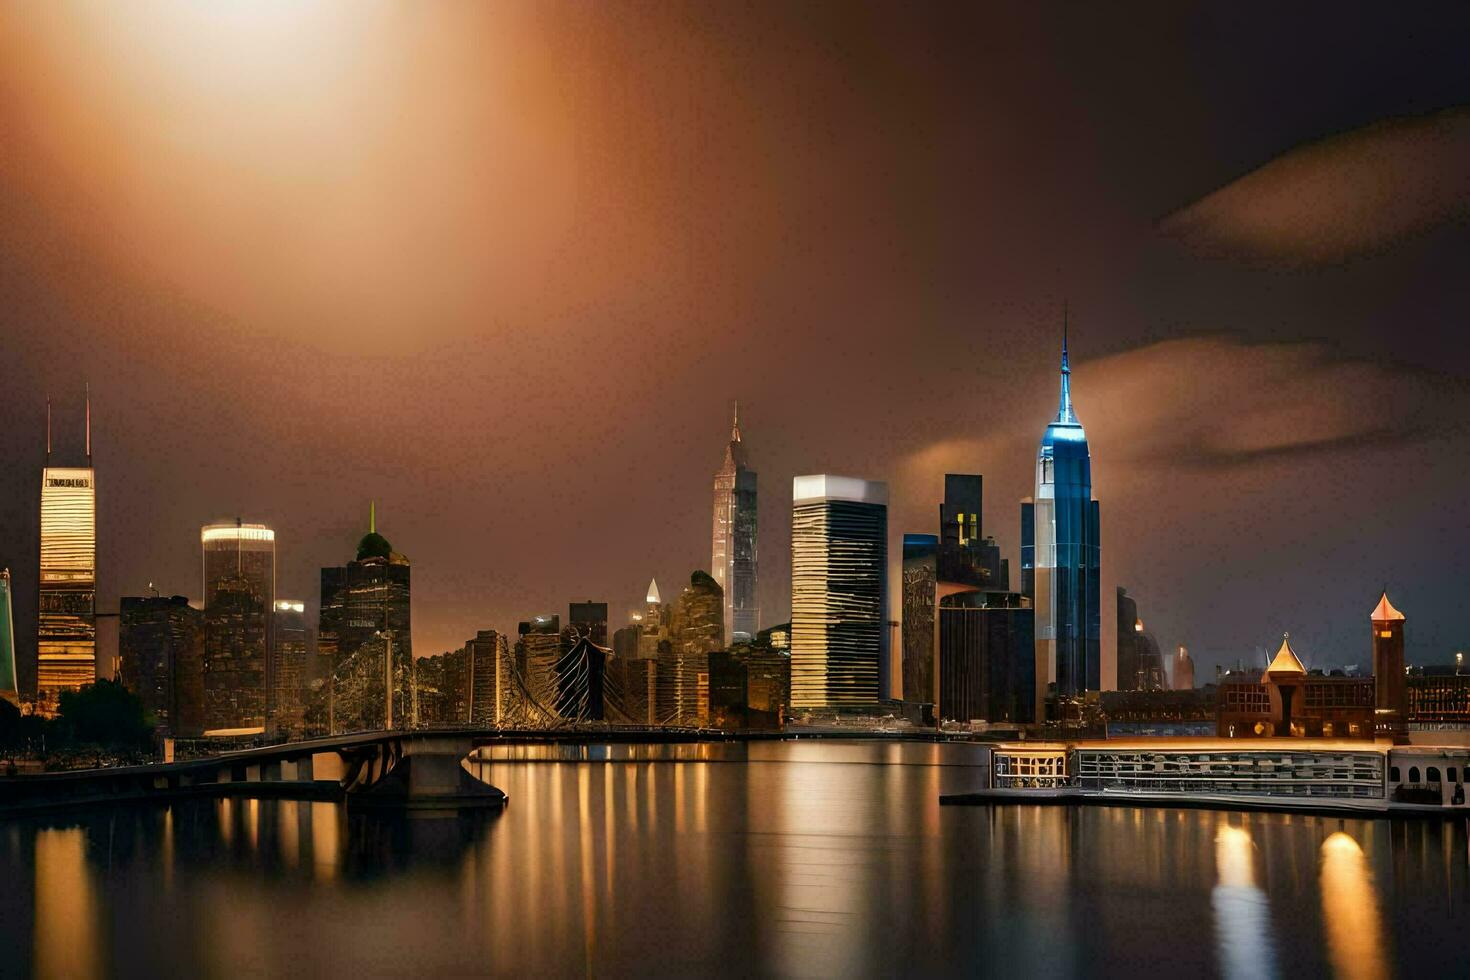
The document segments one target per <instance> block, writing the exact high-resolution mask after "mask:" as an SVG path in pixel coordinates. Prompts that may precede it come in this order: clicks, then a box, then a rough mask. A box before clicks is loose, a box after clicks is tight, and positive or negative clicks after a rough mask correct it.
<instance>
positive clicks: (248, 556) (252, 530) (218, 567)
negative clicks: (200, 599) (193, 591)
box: [199, 518, 276, 609]
mask: <svg viewBox="0 0 1470 980" xmlns="http://www.w3.org/2000/svg"><path fill="white" fill-rule="evenodd" d="M199 550H200V569H201V582H202V587H203V592H202V593H201V594H202V595H203V596H204V608H205V609H208V608H209V606H210V603H212V602H213V601H214V595H215V592H216V591H218V589H219V583H220V582H221V581H222V580H224V579H234V578H244V579H247V580H248V581H249V582H250V584H251V587H252V588H253V589H254V590H255V592H256V594H257V595H259V596H261V597H262V598H263V599H265V602H266V607H267V608H268V609H274V608H275V604H276V532H275V531H274V530H272V529H271V528H269V527H267V526H266V525H264V524H246V523H245V522H244V521H242V520H240V519H238V518H237V519H236V520H234V521H229V522H224V523H220V524H206V525H204V526H203V527H201V528H200V529H199Z"/></svg>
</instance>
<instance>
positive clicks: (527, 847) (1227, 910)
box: [0, 741, 1470, 978]
mask: <svg viewBox="0 0 1470 980" xmlns="http://www.w3.org/2000/svg"><path fill="white" fill-rule="evenodd" d="M978 761H979V756H978V754H977V753H976V752H975V750H974V749H973V748H972V747H968V746H961V745H925V744H898V743H871V742H851V743H847V742H826V741H822V742H818V741H807V742H777V743H753V744H751V745H748V746H747V745H692V746H652V747H613V748H608V747H600V746H593V747H590V748H589V747H571V748H554V747H536V748H526V749H517V750H507V751H503V752H502V753H501V754H499V755H498V756H496V757H494V758H490V759H488V760H486V761H481V762H478V763H476V766H475V767H476V770H477V772H478V774H479V775H481V776H482V778H486V779H487V780H489V781H491V782H493V783H494V784H495V785H497V786H500V787H501V788H502V789H504V790H505V791H506V792H507V793H509V794H510V801H511V802H510V805H509V806H508V807H507V808H506V809H505V810H504V812H501V813H494V814H478V815H476V814H459V815H447V816H432V817H424V818H405V817H402V816H397V817H385V816H373V815H366V814H361V813H358V812H355V811H354V812H350V813H349V812H348V811H347V810H346V809H345V808H344V807H343V806H340V805H338V804H334V803H307V802H295V801H284V800H249V799H221V800H203V799H200V800H187V801H182V802H176V803H173V804H170V805H147V806H144V805H133V806H116V807H91V808H86V809H77V810H76V811H75V812H74V813H70V814H55V813H52V814H47V815H44V816H27V817H20V818H7V819H4V820H0V943H3V947H0V948H3V950H4V953H3V957H0V971H3V972H4V973H5V974H6V975H39V976H55V977H87V976H101V975H123V976H148V977H157V976H180V977H234V976H244V975H267V976H313V977H321V976H348V977H354V978H361V977H369V976H422V977H430V976H438V975H446V974H447V975H462V974H492V975H501V976H518V977H521V976H582V975H589V976H590V975H600V976H628V975H662V976H725V975H729V976H838V977H852V976H869V975H897V974H919V973H924V974H928V975H945V976H948V975H958V974H969V975H974V974H976V973H979V974H983V975H989V976H997V977H1024V976H1109V975H1110V976H1130V977H1147V976H1166V977H1180V976H1187V977H1191V978H1193V977H1203V976H1233V977H1261V976H1273V975H1274V976H1282V977H1313V976H1333V975H1336V976H1341V977H1352V978H1372V977H1384V976H1395V975H1398V976H1424V977H1448V976H1464V975H1466V972H1467V970H1470V928H1467V927H1470V843H1467V834H1466V824H1465V822H1464V821H1463V820H1461V821H1458V822H1442V821H1438V820H1433V821H1431V820H1424V821H1388V820H1344V819H1339V818H1335V817H1333V818H1326V817H1303V816H1283V815H1268V814H1240V813H1230V814H1227V813H1216V812H1209V811H1199V810H1160V809H1126V808H1088V807H1078V808H1070V807H1046V806H996V807H949V806H947V807H940V806H939V802H938V801H939V795H940V794H941V793H946V792H958V791H964V790H967V789H972V788H975V787H976V786H978V785H979V780H980V771H979V769H978V768H977V767H976V765H975V764H976V763H977V762H978Z"/></svg>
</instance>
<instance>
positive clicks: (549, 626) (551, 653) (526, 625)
mask: <svg viewBox="0 0 1470 980" xmlns="http://www.w3.org/2000/svg"><path fill="white" fill-rule="evenodd" d="M517 637H518V639H517V641H516V668H517V669H518V670H519V671H520V673H521V677H523V678H525V682H526V690H527V692H528V693H529V694H530V696H531V700H532V701H533V702H535V706H536V707H537V708H539V709H541V710H542V711H544V712H545V713H547V714H548V715H550V714H554V713H555V712H556V703H557V677H556V664H557V661H558V660H560V659H561V654H562V641H561V617H560V616H535V617H533V618H531V619H528V620H525V621H523V622H522V623H521V624H520V626H519V627H518V629H517Z"/></svg>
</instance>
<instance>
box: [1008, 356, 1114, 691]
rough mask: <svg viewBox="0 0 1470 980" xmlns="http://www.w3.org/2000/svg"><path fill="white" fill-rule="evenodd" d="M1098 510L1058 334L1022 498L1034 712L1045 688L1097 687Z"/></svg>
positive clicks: (1023, 576)
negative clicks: (1029, 488)
mask: <svg viewBox="0 0 1470 980" xmlns="http://www.w3.org/2000/svg"><path fill="white" fill-rule="evenodd" d="M1098 529H1099V510H1098V503H1097V501H1096V500H1093V499H1092V457H1091V455H1090V453H1089V452H1088V448H1087V434H1086V432H1084V431H1083V429H1082V423H1081V422H1079V421H1078V420H1077V413H1076V412H1075V411H1074V410H1073V408H1072V370H1071V367H1070V366H1069V364H1068V362H1067V337H1066V333H1065V328H1064V332H1063V334H1062V365H1061V396H1060V400H1059V402H1058V405H1057V414H1056V418H1054V419H1053V420H1052V423H1051V424H1050V425H1048V426H1047V427H1046V432H1045V434H1043V436H1042V438H1041V446H1040V448H1039V449H1038V450H1037V453H1036V493H1035V496H1034V497H1031V498H1029V499H1027V500H1024V501H1022V503H1021V589H1022V591H1023V592H1025V593H1026V595H1028V596H1030V598H1031V602H1032V606H1033V607H1034V608H1035V610H1036V686H1037V707H1038V712H1037V717H1038V718H1040V717H1042V713H1041V708H1042V703H1043V702H1044V699H1045V694H1046V685H1047V684H1048V683H1049V682H1055V684H1056V692H1057V694H1058V695H1061V696H1063V697H1079V696H1081V695H1083V694H1084V693H1086V692H1088V691H1096V690H1099V688H1100V687H1101V660H1102V654H1101V643H1100V637H1101V633H1102V629H1101V626H1102V622H1101V602H1100V588H1099V583H1100V581H1101V580H1100V577H1099V568H1100V555H1099V547H1098V543H1099V536H1098Z"/></svg>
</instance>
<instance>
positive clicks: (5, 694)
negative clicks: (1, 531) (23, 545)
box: [0, 568, 20, 704]
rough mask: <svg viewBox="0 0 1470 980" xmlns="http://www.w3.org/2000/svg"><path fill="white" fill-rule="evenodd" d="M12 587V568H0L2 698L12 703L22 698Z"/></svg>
mask: <svg viewBox="0 0 1470 980" xmlns="http://www.w3.org/2000/svg"><path fill="white" fill-rule="evenodd" d="M14 595H15V594H14V593H13V592H12V591H11V589H10V569H8V568H0V698H4V699H5V700H6V701H9V702H10V703H11V704H14V703H15V702H17V701H18V700H20V690H19V687H18V685H17V683H16V679H15V599H14Z"/></svg>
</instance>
